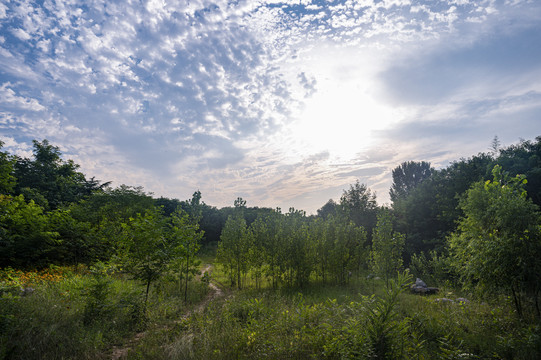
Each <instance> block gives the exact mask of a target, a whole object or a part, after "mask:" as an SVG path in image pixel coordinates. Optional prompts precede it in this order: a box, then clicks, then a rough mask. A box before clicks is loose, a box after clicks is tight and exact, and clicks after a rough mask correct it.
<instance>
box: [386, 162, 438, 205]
mask: <svg viewBox="0 0 541 360" xmlns="http://www.w3.org/2000/svg"><path fill="white" fill-rule="evenodd" d="M432 171H433V169H432V168H431V167H430V163H428V162H425V161H420V162H417V161H406V162H403V163H402V164H400V165H399V166H397V167H396V168H394V169H393V171H392V174H393V184H392V186H391V190H390V191H389V195H390V196H391V201H392V202H393V204H394V203H396V202H397V201H398V200H399V199H401V198H404V197H406V196H407V195H408V194H409V193H410V192H411V191H412V190H413V189H415V188H416V187H417V186H418V185H419V184H420V183H421V182H423V181H424V180H426V179H427V178H429V177H430V175H431V174H432Z"/></svg>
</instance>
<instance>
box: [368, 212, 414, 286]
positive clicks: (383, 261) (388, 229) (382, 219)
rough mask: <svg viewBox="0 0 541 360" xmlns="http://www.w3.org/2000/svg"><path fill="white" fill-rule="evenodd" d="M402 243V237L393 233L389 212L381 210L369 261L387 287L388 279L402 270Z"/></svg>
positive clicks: (373, 236)
mask: <svg viewBox="0 0 541 360" xmlns="http://www.w3.org/2000/svg"><path fill="white" fill-rule="evenodd" d="M404 242H405V237H404V235H402V234H400V233H398V232H394V231H393V218H392V214H391V211H390V210H389V209H381V211H380V213H379V214H378V222H377V225H376V228H375V229H374V234H373V235H372V251H371V252H370V259H371V264H372V270H373V271H374V272H375V273H376V274H379V275H381V276H383V277H384V279H385V283H386V284H387V286H388V285H389V279H390V278H392V277H394V275H396V274H397V273H398V271H400V269H401V268H402V252H403V250H404Z"/></svg>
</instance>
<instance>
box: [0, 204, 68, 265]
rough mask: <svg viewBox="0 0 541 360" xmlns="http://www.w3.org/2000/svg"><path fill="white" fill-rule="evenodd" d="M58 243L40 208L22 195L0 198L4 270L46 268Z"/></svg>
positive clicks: (0, 253)
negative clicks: (5, 268)
mask: <svg viewBox="0 0 541 360" xmlns="http://www.w3.org/2000/svg"><path fill="white" fill-rule="evenodd" d="M57 242H58V233H56V232H54V231H51V227H50V219H49V217H48V216H47V215H46V214H44V213H43V209H42V208H41V207H40V206H38V205H36V204H35V203H34V202H33V201H32V200H30V201H29V202H26V201H25V200H24V197H23V196H22V195H19V196H15V197H11V196H6V195H0V268H1V267H7V266H12V267H15V268H24V267H43V266H46V265H47V264H48V263H49V262H50V259H51V258H52V257H53V256H54V254H53V253H52V250H53V249H54V248H55V246H56V244H57Z"/></svg>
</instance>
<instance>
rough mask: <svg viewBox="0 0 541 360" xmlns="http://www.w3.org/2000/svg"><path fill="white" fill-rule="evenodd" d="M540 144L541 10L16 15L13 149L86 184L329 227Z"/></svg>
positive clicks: (1, 73)
mask: <svg viewBox="0 0 541 360" xmlns="http://www.w3.org/2000/svg"><path fill="white" fill-rule="evenodd" d="M539 135H541V1H538V0H447V1H438V0H283V1H280V0H214V1H207V0H189V1H188V0H183V1H164V0H149V1H143V0H138V1H135V0H125V1H110V0H58V1H56V0H40V1H27V0H16V1H14V0H2V1H1V2H0V141H2V142H4V151H8V152H10V153H12V154H17V155H19V156H22V157H29V158H30V157H31V156H32V140H33V139H36V140H39V141H41V140H43V139H48V140H49V142H50V143H52V144H53V145H56V146H58V147H59V148H60V150H61V151H62V153H63V155H64V158H65V159H72V160H74V161H75V162H76V163H77V164H79V165H80V166H81V168H80V170H81V171H82V172H83V173H85V174H86V176H87V178H90V177H95V178H96V179H98V180H101V181H103V182H105V181H112V184H113V186H119V185H121V184H126V185H131V186H143V187H144V189H145V191H147V192H152V193H153V194H154V196H156V197H159V196H165V197H169V198H177V199H180V200H185V199H189V198H191V196H192V194H193V192H194V191H196V190H200V191H201V193H202V200H203V201H205V202H206V203H207V204H209V205H213V206H217V207H223V206H232V205H233V202H234V200H235V199H236V198H237V197H242V198H244V199H245V200H246V201H247V206H265V207H272V208H275V207H281V208H282V209H284V210H287V209H289V208H290V207H295V208H296V209H303V210H306V211H307V212H308V213H315V212H316V210H317V209H318V208H321V207H322V206H323V205H324V204H325V203H326V202H327V201H328V200H329V199H331V198H332V199H334V200H336V201H338V200H339V198H340V196H341V194H342V192H343V190H344V189H347V188H349V185H350V184H353V183H355V182H356V181H359V182H361V183H363V184H366V185H367V186H368V187H369V188H370V189H371V190H372V191H373V192H375V193H376V194H377V200H378V203H379V204H388V203H389V194H388V192H389V188H390V186H391V183H392V176H391V171H392V169H394V168H395V167H396V166H398V165H400V163H402V162H404V161H428V162H430V163H431V164H432V166H433V167H435V168H442V167H446V166H448V165H449V163H450V162H452V161H454V160H458V159H460V158H461V157H466V158H467V157H470V156H472V155H475V154H477V153H479V152H487V151H489V148H490V145H491V143H492V140H493V139H494V137H495V136H498V138H499V140H500V142H501V144H502V145H503V146H507V145H511V144H514V143H517V142H519V141H520V140H533V139H534V138H535V137H536V136H539Z"/></svg>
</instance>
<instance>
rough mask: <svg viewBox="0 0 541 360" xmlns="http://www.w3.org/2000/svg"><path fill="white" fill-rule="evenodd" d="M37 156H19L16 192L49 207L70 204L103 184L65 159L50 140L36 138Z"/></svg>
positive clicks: (35, 151)
mask: <svg viewBox="0 0 541 360" xmlns="http://www.w3.org/2000/svg"><path fill="white" fill-rule="evenodd" d="M33 144H34V158H33V159H32V160H31V159H26V158H20V157H17V161H16V163H15V166H14V175H15V177H16V179H17V183H16V186H15V193H16V194H24V195H25V197H26V198H28V199H29V200H35V201H36V203H39V204H40V205H41V206H43V207H44V209H46V210H55V209H58V208H59V207H62V206H68V205H69V204H71V203H75V202H77V201H79V200H81V199H84V198H86V197H88V196H90V195H91V194H92V192H93V191H95V190H98V189H100V188H101V187H102V186H104V185H106V184H103V185H100V184H99V181H97V180H95V179H94V178H92V179H90V180H87V179H86V178H85V176H84V174H83V173H81V172H78V171H77V169H78V168H79V165H77V164H75V163H74V162H73V161H72V160H68V161H63V160H62V154H61V152H60V149H59V148H58V147H56V146H53V145H51V144H50V143H49V142H48V141H47V140H43V141H42V142H39V141H36V140H34V141H33Z"/></svg>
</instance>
